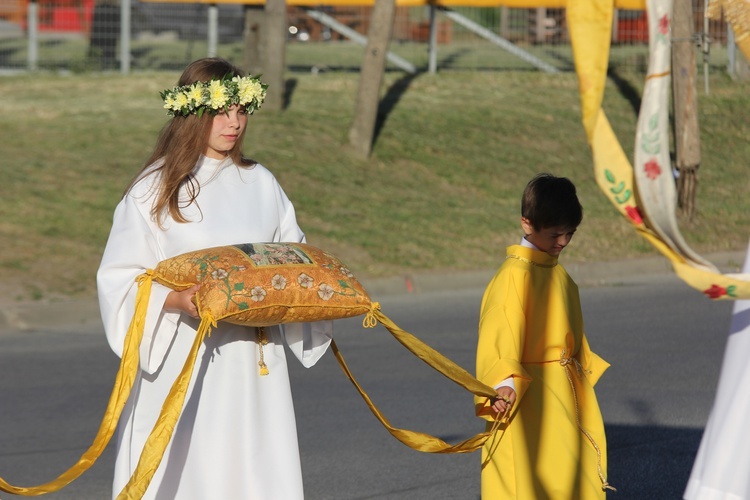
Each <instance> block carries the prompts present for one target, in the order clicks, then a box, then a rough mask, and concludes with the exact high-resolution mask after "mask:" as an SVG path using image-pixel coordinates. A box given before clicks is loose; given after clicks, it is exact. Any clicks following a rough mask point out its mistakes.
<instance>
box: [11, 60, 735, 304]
mask: <svg viewBox="0 0 750 500" xmlns="http://www.w3.org/2000/svg"><path fill="white" fill-rule="evenodd" d="M177 76H178V73H177V72H147V73H146V72H144V73H136V74H133V75H130V76H127V77H123V76H120V75H116V74H99V73H81V74H72V75H66V76H61V75H55V74H23V75H16V76H8V77H3V78H2V79H0V88H1V89H2V97H1V98H0V99H2V103H3V104H2V109H3V113H2V114H0V135H1V136H2V137H3V139H4V140H3V141H2V142H0V158H2V162H0V169H1V170H2V177H3V182H2V183H0V214H1V215H2V218H1V219H0V239H1V241H2V246H3V249H2V253H1V254H0V283H2V285H0V291H1V292H2V293H3V296H4V297H5V298H6V299H11V300H27V299H30V298H31V299H46V298H55V297H59V296H63V295H67V296H93V295H94V293H95V272H96V269H97V267H98V263H99V258H100V256H101V252H102V249H103V247H104V244H105V242H106V239H107V235H108V232H109V227H110V223H111V217H112V212H113V210H114V207H115V205H116V204H117V202H118V200H119V198H120V196H121V195H122V190H123V189H124V187H125V186H126V185H127V183H128V181H129V180H130V178H131V176H133V175H134V174H135V173H136V172H137V170H138V169H139V168H140V167H141V164H142V162H143V161H144V159H145V158H146V157H147V155H148V154H149V152H150V148H151V147H152V146H153V144H154V140H155V137H156V134H157V133H158V131H159V129H160V128H161V126H162V125H163V124H164V123H165V122H166V120H167V118H166V116H165V115H164V112H163V110H162V109H161V102H160V100H159V97H158V93H159V91H160V90H162V89H164V88H167V87H169V86H171V85H173V84H174V82H175V81H176V79H177ZM288 78H289V80H290V83H291V87H293V91H292V93H291V96H290V101H289V106H288V108H287V109H286V110H285V111H284V112H282V113H278V114H274V113H271V112H268V111H264V110H261V111H259V112H257V113H256V114H255V115H254V116H252V117H251V119H250V122H249V125H248V126H249V131H248V134H247V138H246V142H245V152H246V154H248V155H249V156H251V157H253V158H254V159H256V160H258V161H259V162H261V163H263V164H264V165H266V166H267V167H268V168H270V169H271V170H272V171H273V172H274V173H275V174H276V176H277V177H278V178H279V180H280V182H281V184H282V186H284V188H285V190H286V191H287V194H288V195H289V197H290V198H291V200H292V201H293V202H294V204H295V207H296V209H297V215H298V219H299V222H300V225H301V226H302V228H303V229H304V230H305V232H306V233H307V236H308V241H309V242H310V243H312V244H314V245H317V246H320V247H322V248H324V249H326V250H328V251H331V252H332V253H334V254H336V255H338V256H339V257H341V258H342V259H343V260H344V261H345V262H346V263H347V264H348V266H349V267H350V268H351V269H352V271H353V272H354V273H355V274H356V275H359V276H388V275H397V274H402V273H406V272H429V271H433V270H441V269H451V270H469V269H487V268H495V267H497V266H498V265H499V264H500V262H501V261H502V259H503V255H504V247H505V246H506V245H508V244H512V243H516V242H517V241H518V238H519V237H520V231H519V228H518V219H519V213H518V211H519V198H520V193H521V191H522V189H523V187H524V185H525V184H526V182H527V181H528V180H529V178H531V177H532V176H533V175H534V174H535V173H537V172H539V171H549V172H552V173H555V174H557V175H565V176H568V177H570V178H571V179H572V180H573V181H574V182H575V183H576V184H577V186H578V188H579V193H580V197H581V200H582V203H583V205H584V209H585V216H584V221H583V224H582V226H581V228H580V230H579V231H578V233H577V235H576V238H575V239H574V241H573V244H572V245H571V247H570V248H569V249H568V250H566V255H565V256H564V258H565V259H566V260H568V261H586V260H597V261H602V260H611V259H618V258H630V257H639V256H644V255H655V252H654V251H653V250H652V249H651V248H650V246H649V245H648V244H647V243H646V242H645V241H643V240H641V239H640V238H639V237H637V236H636V235H635V233H634V232H633V231H632V229H631V228H630V226H629V224H628V223H627V221H625V219H624V218H623V217H621V216H620V215H619V214H618V213H617V212H616V211H615V209H614V207H612V206H610V204H609V202H608V201H607V200H606V198H605V197H604V196H603V194H601V193H600V192H599V190H598V187H597V186H596V184H595V182H594V178H593V167H592V161H591V156H590V152H589V148H588V145H587V143H586V139H585V135H584V131H583V128H582V126H581V123H580V106H579V100H578V94H577V80H576V76H575V75H574V74H573V73H562V74H557V75H547V74H541V73H537V72H530V71H518V72H510V71H481V72H480V71H476V72H472V71H466V72H448V71H446V72H440V73H438V74H437V75H429V74H420V75H418V76H408V75H405V74H402V73H399V72H390V73H388V75H387V79H386V82H385V85H384V89H383V92H384V99H383V104H382V108H381V109H382V116H381V117H382V127H381V128H380V130H379V134H378V137H377V140H376V143H375V147H374V153H373V155H372V157H371V158H370V159H368V160H362V159H359V158H357V156H356V155H354V154H353V153H352V152H351V151H350V150H349V149H348V147H347V146H346V137H347V132H348V128H349V125H350V123H351V119H352V113H353V109H354V99H355V96H356V91H357V85H358V74H357V73H355V72H323V73H319V74H317V75H313V74H310V73H290V74H289V75H288ZM642 81H643V76H642V75H640V74H636V73H632V74H624V75H622V74H621V75H617V77H616V78H613V79H612V80H611V81H610V82H609V83H608V89H607V93H606V95H605V102H604V106H605V110H606V112H607V114H608V117H609V119H610V121H611V122H612V123H613V126H614V128H615V132H616V133H617V134H618V137H619V138H620V141H621V143H622V145H623V147H624V148H625V151H632V149H633V140H634V136H635V123H636V118H637V117H636V112H637V100H638V96H639V95H640V92H641V88H642ZM710 83H711V93H710V95H708V96H706V95H704V93H703V91H702V88H701V89H700V93H699V99H700V103H699V108H700V125H701V134H702V145H701V146H702V155H703V163H702V166H701V170H700V183H699V186H698V202H697V203H698V215H697V217H696V218H695V220H694V221H692V222H688V221H682V229H683V231H684V234H685V237H686V239H687V241H688V242H689V243H690V244H691V245H692V246H693V247H694V248H695V249H696V250H697V251H699V252H702V253H706V252H711V251H719V250H728V249H729V250H736V249H741V248H744V247H745V245H746V244H747V238H748V233H749V232H750V231H748V226H749V225H748V222H750V216H749V215H748V214H750V198H749V197H748V196H747V193H748V192H750V176H749V175H748V170H747V169H748V158H750V141H748V137H750V120H748V119H747V117H748V116H750V84H748V83H738V82H733V81H731V80H730V79H729V78H728V77H726V76H724V75H721V74H717V73H716V72H714V74H713V75H712V77H711V82H710ZM701 87H702V86H701ZM238 223H242V221H238Z"/></svg>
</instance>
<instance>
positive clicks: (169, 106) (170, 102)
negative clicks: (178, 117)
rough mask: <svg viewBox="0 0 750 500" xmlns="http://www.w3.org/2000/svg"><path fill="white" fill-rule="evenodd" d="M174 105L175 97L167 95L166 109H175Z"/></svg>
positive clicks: (165, 99)
mask: <svg viewBox="0 0 750 500" xmlns="http://www.w3.org/2000/svg"><path fill="white" fill-rule="evenodd" d="M174 104H175V101H174V97H172V96H171V95H167V96H166V97H165V98H164V109H172V108H173V107H174Z"/></svg>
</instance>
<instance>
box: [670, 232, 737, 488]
mask: <svg viewBox="0 0 750 500" xmlns="http://www.w3.org/2000/svg"><path fill="white" fill-rule="evenodd" d="M749 272H750V246H748V254H747V258H746V260H745V266H744V269H743V273H749ZM748 422H750V300H738V301H736V302H735V304H734V311H733V313H732V326H731V328H730V332H729V339H728V340H727V347H726V352H725V353H724V361H723V363H722V367H721V374H720V377H719V385H718V389H717V392H716V399H715V400H714V405H713V408H712V409H711V415H710V416H709V419H708V423H707V425H706V429H705V431H704V432H703V439H702V440H701V444H700V448H699V449H698V455H697V456H696V459H695V463H694V464H693V470H692V473H691V475H690V480H689V481H688V484H687V488H686V490H685V495H684V498H685V499H686V500H745V499H750V433H749V432H748V430H747V426H748Z"/></svg>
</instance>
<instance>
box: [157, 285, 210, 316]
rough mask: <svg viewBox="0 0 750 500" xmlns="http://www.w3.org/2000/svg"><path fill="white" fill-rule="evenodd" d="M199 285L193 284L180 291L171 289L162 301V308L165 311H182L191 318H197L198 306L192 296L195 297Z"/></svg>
mask: <svg viewBox="0 0 750 500" xmlns="http://www.w3.org/2000/svg"><path fill="white" fill-rule="evenodd" d="M200 287H201V286H200V285H194V286H191V287H190V288H188V289H186V290H183V291H181V292H178V291H175V290H172V291H171V292H169V294H168V295H167V300H165V301H164V308H163V309H164V310H165V311H179V312H184V313H185V314H187V315H188V316H190V317H191V318H195V319H198V308H197V307H196V306H195V303H194V302H193V297H195V294H196V292H198V290H199V289H200Z"/></svg>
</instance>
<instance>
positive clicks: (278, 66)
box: [262, 0, 287, 111]
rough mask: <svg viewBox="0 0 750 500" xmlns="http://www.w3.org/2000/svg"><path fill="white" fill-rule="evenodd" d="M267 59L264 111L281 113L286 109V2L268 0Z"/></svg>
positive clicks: (264, 67)
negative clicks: (266, 90) (266, 88)
mask: <svg viewBox="0 0 750 500" xmlns="http://www.w3.org/2000/svg"><path fill="white" fill-rule="evenodd" d="M265 14H266V19H265V21H266V22H265V30H264V31H265V37H264V38H265V40H264V42H263V43H262V45H263V46H264V47H265V59H264V61H263V69H264V72H263V81H264V82H265V83H267V84H268V93H267V95H266V102H265V103H264V104H263V108H264V109H270V110H271V111H281V110H282V109H284V95H285V93H286V85H285V84H284V70H285V69H286V60H285V57H284V56H285V55H286V33H287V22H286V1H285V0H267V1H266V9H265Z"/></svg>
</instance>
